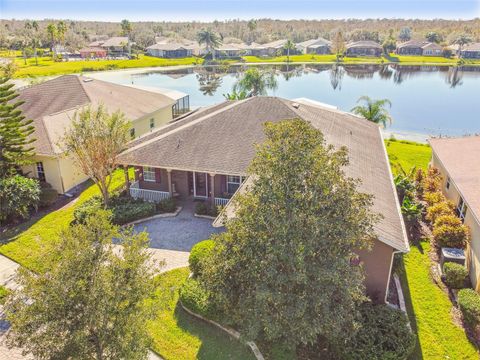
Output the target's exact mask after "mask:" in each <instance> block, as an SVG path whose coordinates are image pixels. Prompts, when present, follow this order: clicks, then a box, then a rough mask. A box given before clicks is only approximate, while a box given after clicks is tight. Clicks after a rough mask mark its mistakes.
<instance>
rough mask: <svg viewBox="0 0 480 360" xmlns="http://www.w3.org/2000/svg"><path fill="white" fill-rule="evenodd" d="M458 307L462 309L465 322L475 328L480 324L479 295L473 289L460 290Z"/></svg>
mask: <svg viewBox="0 0 480 360" xmlns="http://www.w3.org/2000/svg"><path fill="white" fill-rule="evenodd" d="M458 307H459V308H460V310H461V311H462V314H463V319H464V321H465V323H466V324H467V325H468V326H470V327H471V328H472V329H475V328H476V327H477V326H478V325H479V324H480V295H478V294H477V292H476V291H475V290H473V289H462V290H460V291H459V292H458Z"/></svg>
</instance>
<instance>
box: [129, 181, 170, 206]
mask: <svg viewBox="0 0 480 360" xmlns="http://www.w3.org/2000/svg"><path fill="white" fill-rule="evenodd" d="M130 196H131V197H132V198H134V199H143V200H145V201H149V202H160V201H162V200H166V199H170V197H171V196H170V193H169V192H168V191H158V190H147V189H140V184H139V183H138V181H135V182H134V183H133V184H132V185H130Z"/></svg>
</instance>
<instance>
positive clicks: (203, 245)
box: [188, 240, 215, 276]
mask: <svg viewBox="0 0 480 360" xmlns="http://www.w3.org/2000/svg"><path fill="white" fill-rule="evenodd" d="M214 248H215V241H213V240H204V241H201V242H199V243H198V244H196V245H194V246H193V247H192V250H191V251H190V256H189V258H188V263H189V264H190V271H191V272H192V274H193V276H199V275H200V274H201V273H202V271H203V269H204V264H205V259H208V258H210V257H211V256H212V253H213V249H214Z"/></svg>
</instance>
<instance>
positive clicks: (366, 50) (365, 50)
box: [345, 40, 383, 56]
mask: <svg viewBox="0 0 480 360" xmlns="http://www.w3.org/2000/svg"><path fill="white" fill-rule="evenodd" d="M382 51H383V48H382V47H381V46H380V44H379V43H377V42H375V41H371V40H363V41H355V42H351V43H349V44H347V46H346V51H345V55H346V56H380V55H382Z"/></svg>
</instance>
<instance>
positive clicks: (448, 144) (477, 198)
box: [429, 136, 480, 292]
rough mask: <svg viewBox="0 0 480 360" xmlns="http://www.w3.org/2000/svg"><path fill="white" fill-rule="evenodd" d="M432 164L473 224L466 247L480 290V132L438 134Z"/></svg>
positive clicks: (474, 282) (475, 285)
mask: <svg viewBox="0 0 480 360" xmlns="http://www.w3.org/2000/svg"><path fill="white" fill-rule="evenodd" d="M429 142H430V145H431V147H432V160H431V165H432V166H434V167H436V168H437V169H438V170H439V171H440V173H441V174H442V178H443V183H442V190H443V193H444V194H445V196H446V197H447V199H449V200H451V201H453V203H454V204H455V206H456V212H457V215H458V216H459V217H460V218H461V219H462V221H463V222H464V224H465V225H467V226H468V227H469V228H470V245H469V246H468V248H467V249H466V258H467V267H468V270H469V273H470V280H471V282H472V285H473V288H474V289H475V290H476V291H477V292H480V161H479V155H480V136H466V137H459V138H434V139H430V140H429Z"/></svg>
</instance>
